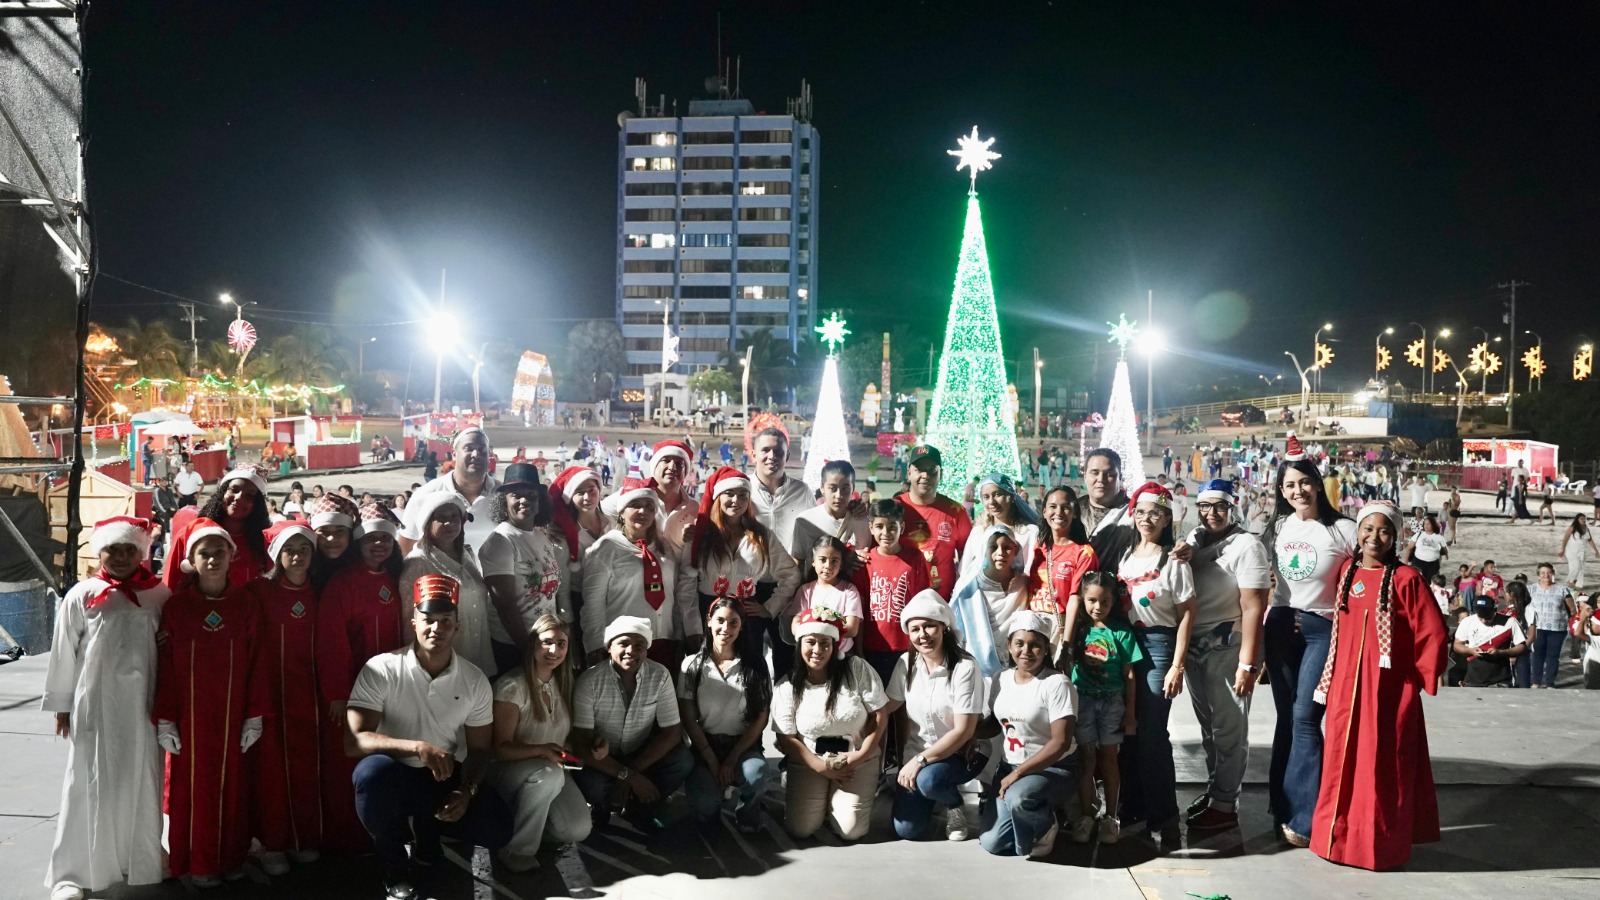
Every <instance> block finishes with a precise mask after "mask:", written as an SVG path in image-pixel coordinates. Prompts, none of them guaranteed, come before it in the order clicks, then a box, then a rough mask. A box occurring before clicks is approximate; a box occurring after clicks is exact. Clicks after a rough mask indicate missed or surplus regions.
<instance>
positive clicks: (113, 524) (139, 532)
mask: <svg viewBox="0 0 1600 900" xmlns="http://www.w3.org/2000/svg"><path fill="white" fill-rule="evenodd" d="M153 527H154V526H153V525H152V523H151V522H150V520H149V519H139V518H135V517H134V516H112V517H111V518H109V519H101V520H100V521H98V522H96V523H94V531H91V532H90V533H89V552H90V553H91V554H93V555H95V556H99V555H100V551H102V550H104V549H106V548H107V547H115V546H116V545H118V544H132V545H133V546H135V547H138V548H139V553H140V555H141V556H142V557H148V556H149V555H150V544H151V542H152V540H153V539H152V537H151V530H152V528H153Z"/></svg>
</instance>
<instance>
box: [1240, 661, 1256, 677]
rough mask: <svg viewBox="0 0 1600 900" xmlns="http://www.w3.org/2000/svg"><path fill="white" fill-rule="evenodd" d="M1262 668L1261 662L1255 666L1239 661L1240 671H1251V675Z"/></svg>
mask: <svg viewBox="0 0 1600 900" xmlns="http://www.w3.org/2000/svg"><path fill="white" fill-rule="evenodd" d="M1260 669H1261V664H1260V663H1256V664H1255V665H1253V666H1247V665H1245V664H1244V663H1239V671H1241V672H1249V673H1250V674H1251V675H1254V674H1255V673H1256V672H1258V671H1260Z"/></svg>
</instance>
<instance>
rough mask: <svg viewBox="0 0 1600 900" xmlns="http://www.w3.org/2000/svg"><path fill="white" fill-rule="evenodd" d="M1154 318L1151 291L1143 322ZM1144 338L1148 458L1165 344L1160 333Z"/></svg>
mask: <svg viewBox="0 0 1600 900" xmlns="http://www.w3.org/2000/svg"><path fill="white" fill-rule="evenodd" d="M1155 318H1156V292H1155V291H1153V290H1152V291H1147V292H1146V293H1145V318H1144V320H1145V321H1146V322H1151V323H1154V322H1155ZM1144 337H1145V343H1144V455H1145V456H1149V455H1150V451H1151V448H1152V447H1153V446H1154V444H1155V439H1156V419H1155V405H1156V353H1157V352H1158V351H1160V350H1162V349H1165V343H1164V341H1163V340H1162V338H1161V334H1160V332H1156V331H1146V332H1145V335H1144ZM1034 371H1035V372H1037V371H1038V370H1037V369H1035V370H1034Z"/></svg>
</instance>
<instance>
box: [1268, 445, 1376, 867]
mask: <svg viewBox="0 0 1600 900" xmlns="http://www.w3.org/2000/svg"><path fill="white" fill-rule="evenodd" d="M1263 540H1264V541H1268V542H1269V544H1268V547H1269V549H1270V550H1271V552H1272V556H1273V561H1274V563H1275V565H1276V567H1277V572H1278V586H1277V590H1276V591H1275V592H1274V594H1273V597H1272V607H1271V608H1270V609H1269V610H1268V611H1267V623H1266V629H1265V637H1266V659H1267V672H1268V674H1269V675H1270V677H1271V681H1272V699H1273V703H1274V705H1275V706H1276V707H1277V711H1278V726H1277V731H1276V732H1275V733H1274V734H1273V738H1272V766H1271V771H1270V773H1269V775H1268V783H1267V792H1268V804H1269V806H1270V808H1271V811H1272V817H1273V820H1274V821H1275V822H1276V823H1277V825H1278V827H1279V829H1280V831H1281V833H1282V835H1283V838H1284V840H1286V841H1288V842H1289V843H1290V844H1291V845H1293V846H1296V847H1305V846H1308V841H1309V835H1310V834H1311V814H1312V812H1313V811H1314V810H1315V809H1316V805H1317V780H1318V778H1320V777H1321V772H1322V706H1321V705H1320V704H1318V703H1316V702H1315V701H1314V700H1313V699H1312V693H1313V692H1314V691H1315V690H1316V686H1317V681H1318V679H1319V678H1320V677H1321V675H1322V666H1323V663H1324V662H1325V661H1326V659H1327V654H1328V640H1329V636H1330V634H1331V632H1332V630H1333V613H1334V603H1335V594H1336V588H1337V583H1338V579H1339V572H1340V569H1341V568H1342V567H1343V566H1344V564H1345V562H1347V561H1348V560H1349V559H1350V558H1351V557H1352V556H1353V555H1354V554H1355V550H1356V525H1355V522H1353V521H1351V520H1350V519H1348V518H1346V517H1345V516H1342V515H1340V514H1339V511H1338V510H1337V509H1335V508H1334V507H1333V504H1332V503H1331V502H1330V501H1329V499H1328V495H1327V494H1326V493H1325V491H1324V488H1323V481H1322V475H1321V473H1320V472H1318V471H1317V466H1316V464H1315V463H1313V462H1311V461H1309V460H1307V459H1306V458H1305V452H1304V451H1303V450H1302V449H1301V447H1300V441H1299V440H1298V439H1297V438H1295V437H1294V436H1292V435H1291V436H1290V438H1289V443H1288V447H1287V452H1286V453H1285V455H1284V466H1283V468H1282V470H1281V471H1280V472H1279V474H1278V499H1277V508H1276V509H1275V510H1274V515H1273V522H1272V525H1271V526H1270V527H1269V528H1268V529H1267V532H1266V534H1265V535H1263Z"/></svg>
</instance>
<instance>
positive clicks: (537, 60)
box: [85, 0, 1600, 387]
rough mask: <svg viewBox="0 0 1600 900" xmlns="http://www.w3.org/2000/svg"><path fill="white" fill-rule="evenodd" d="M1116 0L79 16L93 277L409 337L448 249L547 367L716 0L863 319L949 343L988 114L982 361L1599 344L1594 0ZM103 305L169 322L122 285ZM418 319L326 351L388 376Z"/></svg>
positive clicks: (1366, 364)
mask: <svg viewBox="0 0 1600 900" xmlns="http://www.w3.org/2000/svg"><path fill="white" fill-rule="evenodd" d="M1131 6H1132V5H1131V4H1088V3H1061V2H1058V3H1053V4H1052V3H1041V2H1019V3H996V4H971V5H961V6H958V5H949V6H946V5H942V4H931V3H924V4H910V3H883V4H871V3H852V4H816V3H813V4H805V5H798V4H797V5H788V4H773V3H763V4H754V3H743V4H736V3H723V4H715V3H665V4H661V3H657V4H612V3H600V2H584V3H570V2H569V3H515V4H513V3H499V4H492V3H489V4H469V3H437V2H429V3H382V4H380V3H366V2H362V3H288V2H280V3H270V4H265V3H182V4H180V3H127V2H124V3H108V2H103V0H101V2H96V3H94V4H93V7H92V12H91V14H90V17H89V22H88V28H87V34H86V36H85V42H86V47H87V56H88V65H89V71H90V82H89V88H88V92H87V100H86V104H87V115H88V120H89V122H88V131H89V134H90V135H91V138H92V142H91V145H90V169H89V174H90V179H91V181H90V188H91V192H92V194H91V196H92V203H93V207H94V209H95V211H96V219H97V225H98V238H99V241H100V249H101V270H102V272H103V273H105V274H106V275H108V276H113V277H114V278H119V279H126V280H129V281H134V282H138V283H141V284H145V285H150V286H152V287H156V288H159V289H161V290H164V291H169V292H172V293H175V294H180V295H183V296H186V297H192V298H196V299H200V300H204V301H208V302H213V303H214V302H215V297H216V295H217V294H218V293H220V292H221V291H224V290H231V291H232V292H233V293H234V294H235V295H236V296H240V297H243V298H248V299H252V300H257V301H259V302H260V303H261V304H262V305H263V306H266V307H270V308H271V309H272V310H275V312H271V313H267V314H254V315H255V317H256V318H257V319H259V320H267V319H268V318H269V316H278V317H279V318H280V319H303V320H308V321H328V320H330V319H331V320H332V321H335V322H341V323H347V324H349V325H351V326H354V325H357V324H362V325H367V324H372V323H392V322H401V321H407V320H414V319H416V318H417V317H418V316H419V314H420V313H419V307H418V303H419V301H420V300H421V298H422V297H423V296H424V295H426V296H432V295H434V294H435V293H436V292H437V290H438V279H439V269H440V268H441V267H443V268H446V269H448V270H449V294H450V296H451V298H452V302H453V303H457V304H459V305H460V306H461V307H462V308H463V309H465V310H467V311H468V319H469V325H468V330H469V332H470V333H471V335H472V336H473V337H474V338H475V339H486V338H489V337H492V336H509V337H514V338H516V339H519V340H521V341H523V342H525V343H526V345H527V346H530V347H533V348H536V349H541V350H548V349H550V348H551V345H553V344H559V343H561V340H562V338H563V336H564V334H565V331H566V330H567V329H568V328H570V327H571V325H572V324H573V323H574V322H575V321H576V319H578V318H582V317H610V316H611V315H612V304H613V287H612V285H613V280H614V255H615V234H616V228H617V222H616V210H615V204H616V186H615V185H616V173H615V169H616V134H617V128H616V116H617V113H618V112H619V111H621V110H623V109H627V108H629V107H630V106H632V105H633V97H632V94H633V80H634V77H635V76H643V77H644V78H646V79H647V80H648V83H649V88H650V93H651V95H652V102H654V98H655V96H656V95H659V94H662V93H664V94H666V96H667V98H668V102H669V103H670V102H671V101H672V100H673V99H676V100H677V101H678V102H679V105H680V109H682V108H684V107H686V105H687V102H688V101H689V100H690V99H693V98H695V97H698V96H701V95H702V93H703V86H702V83H703V80H704V78H705V77H706V76H708V75H711V74H712V73H713V72H714V69H715V65H716V63H715V59H716V54H717V49H716V47H717V15H716V13H717V10H718V9H719V8H720V9H721V10H722V26H721V29H722V47H723V53H724V54H725V55H727V56H739V57H742V90H743V94H744V95H745V96H747V97H749V98H750V99H751V100H752V101H753V102H754V103H755V105H756V107H757V109H760V110H765V111H769V112H783V111H784V104H785V98H787V97H790V96H793V95H795V94H796V93H797V92H798V89H799V86H800V82H801V79H802V78H804V79H807V80H809V81H810V83H811V84H812V86H813V91H814V94H815V100H816V115H815V120H814V121H815V124H816V126H817V128H818V129H819V131H820V133H821V136H822V145H821V149H822V153H821V161H820V175H821V181H820V187H819V196H818V206H819V213H820V216H819V218H820V222H821V234H820V237H819V251H820V255H819V258H818V269H819V284H818V287H817V294H816V295H817V297H818V300H819V304H820V306H821V307H822V308H824V309H827V308H831V307H842V308H845V309H846V310H848V314H849V315H850V316H852V317H853V323H852V324H853V325H855V326H858V333H864V332H866V331H868V330H873V329H881V328H883V327H886V326H887V325H889V324H891V323H893V322H904V323H906V324H908V325H909V326H910V327H911V329H912V332H913V333H915V334H918V335H921V336H923V337H922V338H921V339H922V340H924V341H928V340H935V339H938V337H939V336H940V335H941V334H942V332H943V326H944V317H945V313H946V310H947V308H948V303H949V296H950V288H951V284H952V280H953V275H954V269H955V261H956V259H955V258H956V250H957V248H958V245H959V241H960V226H961V217H962V207H963V202H964V198H963V194H964V192H965V188H966V177H965V175H957V174H956V172H955V171H954V169H953V160H952V159H951V158H950V157H948V156H946V154H945V152H944V151H945V150H946V149H947V148H949V147H953V146H954V145H955V138H956V137H957V136H958V135H960V134H962V133H964V132H966V131H968V130H970V128H971V127H972V126H973V125H977V126H978V127H979V129H980V131H981V132H982V133H983V134H984V135H985V136H993V137H996V138H997V142H996V144H995V147H994V149H995V150H997V151H999V152H1000V153H1002V154H1003V155H1004V158H1002V159H1001V160H1000V161H999V162H998V163H997V164H996V167H995V169H994V170H993V171H992V172H990V173H987V174H985V175H984V176H982V177H981V178H980V180H979V188H980V192H981V197H982V200H983V204H984V214H985V222H986V227H987V236H988V240H989V247H990V260H991V265H992V267H993V272H994V280H995V285H996V290H997V294H998V297H999V303H1000V309H1001V315H1002V319H1003V321H1004V323H1005V330H1006V338H1007V342H1008V346H1007V350H1008V355H1011V356H1020V355H1022V354H1025V353H1027V352H1029V351H1028V349H1027V345H1029V344H1032V343H1039V344H1041V346H1042V347H1043V348H1044V350H1043V352H1044V353H1045V356H1046V358H1047V359H1052V360H1059V361H1062V362H1063V363H1067V362H1068V361H1069V360H1070V361H1081V360H1082V359H1083V358H1084V356H1085V352H1086V348H1087V347H1089V346H1090V344H1089V341H1088V340H1086V336H1085V335H1084V334H1083V333H1082V332H1074V331H1072V330H1071V327H1070V326H1072V325H1078V326H1080V327H1082V326H1085V325H1087V326H1093V327H1094V328H1095V329H1096V334H1095V336H1094V340H1096V341H1099V340H1102V337H1101V335H1102V331H1101V330H1100V323H1102V322H1103V321H1104V320H1106V319H1107V318H1115V316H1116V313H1117V312H1119V311H1126V312H1128V314H1129V315H1130V317H1132V318H1138V319H1143V318H1144V298H1145V291H1146V290H1154V291H1155V295H1156V307H1157V319H1158V320H1159V321H1161V323H1162V325H1163V327H1164V328H1165V330H1167V331H1168V332H1169V333H1171V334H1173V335H1175V336H1181V337H1175V338H1174V340H1175V342H1176V343H1178V344H1179V345H1180V346H1181V348H1182V350H1183V352H1185V353H1187V354H1189V355H1190V356H1189V358H1190V359H1195V358H1205V359H1212V360H1217V359H1237V360H1239V361H1241V362H1240V365H1241V368H1240V369H1239V371H1242V372H1245V373H1247V377H1253V375H1249V374H1248V373H1253V372H1256V371H1260V372H1265V373H1272V372H1278V371H1284V363H1285V362H1286V361H1285V360H1284V358H1283V356H1282V351H1283V350H1285V349H1292V350H1295V351H1296V352H1297V353H1300V354H1301V358H1302V361H1305V356H1306V354H1307V352H1308V350H1309V345H1310V343H1311V335H1312V332H1313V331H1314V330H1315V329H1316V328H1317V326H1318V325H1320V324H1321V323H1322V322H1323V321H1325V320H1326V321H1332V322H1334V323H1335V325H1336V327H1335V331H1334V336H1335V337H1340V338H1346V339H1347V340H1345V341H1343V342H1341V343H1339V344H1336V345H1335V348H1336V350H1337V351H1338V352H1339V354H1340V360H1339V361H1338V362H1336V363H1335V364H1334V367H1333V369H1332V372H1331V374H1330V376H1329V377H1330V379H1337V380H1339V381H1341V382H1348V385H1349V386H1351V387H1353V386H1355V385H1356V384H1357V383H1359V382H1360V381H1361V380H1362V379H1363V378H1364V377H1365V375H1366V374H1367V373H1368V372H1369V371H1370V367H1371V355H1372V342H1373V338H1374V336H1375V335H1376V333H1377V332H1378V331H1379V330H1381V329H1382V327H1383V326H1385V325H1393V326H1396V327H1397V329H1398V330H1399V331H1400V332H1402V333H1411V334H1414V333H1415V331H1416V329H1415V328H1412V327H1410V326H1408V324H1407V323H1408V322H1411V321H1418V322H1422V323H1424V324H1426V325H1428V326H1429V327H1430V329H1431V328H1434V327H1438V326H1442V325H1448V326H1453V327H1454V328H1456V329H1458V330H1461V331H1469V330H1470V327H1471V326H1474V325H1477V326H1482V327H1484V328H1489V329H1491V331H1495V330H1498V331H1499V332H1500V333H1504V330H1505V329H1504V326H1502V325H1501V324H1500V301H1499V297H1498V295H1497V293H1496V292H1495V290H1494V288H1493V286H1494V285H1495V284H1496V283H1498V282H1504V281H1508V280H1511V279H1518V280H1522V281H1527V282H1531V283H1532V286H1531V287H1528V288H1525V289H1523V290H1522V291H1521V292H1520V296H1519V300H1520V302H1519V320H1518V328H1519V330H1520V329H1522V328H1532V329H1535V330H1538V331H1540V332H1542V333H1543V335H1544V337H1545V338H1546V339H1547V341H1548V342H1549V343H1550V344H1552V345H1554V346H1552V347H1550V348H1547V356H1554V357H1557V358H1559V357H1561V356H1562V355H1563V354H1564V353H1566V352H1570V348H1566V347H1565V345H1566V344H1569V343H1570V344H1576V343H1577V342H1578V337H1577V335H1578V334H1580V333H1582V332H1585V331H1587V332H1588V333H1589V334H1592V335H1594V336H1597V337H1600V323H1597V322H1596V314H1595V311H1594V310H1595V307H1594V302H1593V301H1594V299H1595V298H1596V297H1600V253H1597V252H1596V251H1597V249H1600V233H1597V222H1600V216H1597V213H1600V208H1597V207H1600V202H1597V200H1600V198H1597V191H1600V179H1597V177H1596V176H1597V172H1596V168H1597V156H1596V152H1595V151H1596V146H1597V137H1600V135H1597V130H1600V129H1597V123H1600V90H1597V87H1600V77H1597V76H1600V53H1596V52H1595V49H1594V48H1595V47H1596V46H1600V28H1597V25H1600V13H1597V12H1596V7H1595V6H1594V5H1593V4H1587V3H1586V4H1577V3H1567V4H1562V3H1547V4H1509V3H1500V4H1470V3H1459V2H1452V3H1446V4H1392V3H1391V4H1370V5H1362V4H1348V3H1342V4H1338V5H1337V6H1338V7H1339V8H1337V9H1336V8H1334V4H1324V5H1314V4H1309V3H1258V4H1250V5H1235V4H1225V3H1203V4H1182V5H1181V8H1179V5H1178V4H1160V5H1157V4H1144V5H1142V6H1143V7H1144V9H1142V10H1133V9H1123V8H1121V7H1131ZM1100 7H1118V8H1117V9H1110V8H1100ZM1402 7H1407V8H1405V9H1402ZM1530 7H1537V9H1532V8H1530ZM474 9H475V11H474ZM999 9H1008V10H1012V11H1011V12H998V11H997V10H999ZM96 301H97V303H98V304H100V305H101V306H100V309H99V310H98V311H97V318H99V319H104V320H107V321H117V320H119V319H121V318H125V317H126V316H127V315H128V314H130V313H137V314H140V315H143V316H151V315H176V309H175V307H174V306H173V305H172V304H171V301H170V300H169V299H167V298H163V297H162V296H160V295H156V294H152V293H149V292H147V291H143V290H138V289H135V288H132V287H129V286H128V285H126V284H123V283H120V282H119V281H115V280H112V278H103V279H101V281H100V282H99V284H98V286H97V294H96ZM907 311H916V312H907ZM210 318H211V322H209V323H207V324H208V326H218V330H219V331H220V323H221V322H222V321H223V320H225V319H226V318H228V315H227V314H226V313H224V312H222V311H221V310H220V309H213V310H212V312H211V315H210ZM414 331H415V327H414V326H412V327H409V328H391V329H372V328H365V327H363V328H354V327H352V328H351V329H350V330H348V331H347V332H346V333H347V334H351V335H354V334H356V333H358V332H359V333H360V334H363V335H365V334H377V335H387V336H388V337H387V339H385V340H383V341H381V342H380V346H382V347H384V348H385V350H384V351H382V352H379V353H378V361H379V362H384V363H392V362H398V364H401V365H403V361H397V360H395V359H394V358H393V357H389V358H385V357H384V353H390V354H396V355H397V351H399V350H400V349H402V348H407V345H406V344H405V342H404V340H402V337H404V336H406V335H410V334H413V333H414ZM1526 340H1527V339H1526V338H1523V337H1520V336H1519V344H1520V343H1525V342H1526ZM1395 349H1396V351H1397V355H1398V350H1399V347H1398V346H1396V347H1395ZM1558 349H1560V352H1556V351H1557V350H1558ZM921 352H922V353H924V354H925V352H926V351H925V349H924V350H922V351H921ZM1245 360H1251V361H1256V363H1257V365H1255V366H1244V365H1243V361H1245ZM372 361H373V358H372V357H369V365H372V364H373V362H372ZM1071 368H1072V367H1071V365H1064V366H1063V367H1062V368H1061V369H1055V368H1052V369H1051V371H1052V372H1056V371H1069V370H1070V369H1071ZM1196 371H1199V370H1198V369H1197V370H1196ZM1411 371H1415V370H1411ZM1330 386H1331V385H1330Z"/></svg>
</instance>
